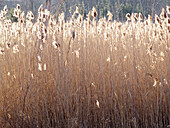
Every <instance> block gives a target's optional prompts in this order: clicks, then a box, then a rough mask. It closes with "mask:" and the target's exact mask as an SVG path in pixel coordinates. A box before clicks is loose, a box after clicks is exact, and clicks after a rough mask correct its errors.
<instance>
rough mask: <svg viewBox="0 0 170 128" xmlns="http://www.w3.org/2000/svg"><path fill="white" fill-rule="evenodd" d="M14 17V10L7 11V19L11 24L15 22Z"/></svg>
mask: <svg viewBox="0 0 170 128" xmlns="http://www.w3.org/2000/svg"><path fill="white" fill-rule="evenodd" d="M13 15H14V8H12V9H11V10H9V11H8V14H7V19H10V20H11V21H12V22H17V18H16V17H14V16H13Z"/></svg>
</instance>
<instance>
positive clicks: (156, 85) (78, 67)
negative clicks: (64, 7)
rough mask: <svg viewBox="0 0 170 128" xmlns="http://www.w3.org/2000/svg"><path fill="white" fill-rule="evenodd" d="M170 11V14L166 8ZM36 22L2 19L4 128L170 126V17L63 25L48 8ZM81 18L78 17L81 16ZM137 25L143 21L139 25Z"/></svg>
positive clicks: (0, 115)
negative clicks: (124, 21) (13, 21)
mask: <svg viewBox="0 0 170 128" xmlns="http://www.w3.org/2000/svg"><path fill="white" fill-rule="evenodd" d="M167 8H168V7H167ZM38 11H39V17H38V18H37V19H36V22H32V20H33V19H34V16H33V14H32V13H31V12H29V13H28V14H27V19H25V14H24V13H23V12H22V11H21V10H20V6H19V5H18V6H17V8H16V10H15V16H16V17H17V18H18V22H15V23H12V22H11V21H10V20H7V19H6V16H5V15H6V13H7V9H6V7H5V8H4V10H3V11H2V12H1V19H0V35H1V36H0V126H1V127H8V128H13V127H22V128H29V127H30V128H34V127H44V128H47V127H69V128H70V127H92V128H93V127H115V128H116V127H117V128H121V127H123V128H128V127H130V128H131V127H134V128H137V127H140V128H144V127H148V128H160V127H168V126H169V124H170V102H169V100H170V86H169V83H170V66H169V65H170V47H169V45H170V44H169V42H170V41H169V38H170V37H169V36H170V23H169V22H168V21H169V17H168V15H167V14H166V11H165V10H163V12H162V13H161V16H160V17H161V18H159V17H158V16H155V20H156V21H155V23H153V22H152V20H153V19H152V17H151V16H149V18H148V19H145V20H144V21H142V15H141V14H139V16H138V14H132V15H130V14H127V18H128V20H127V22H126V23H118V22H116V21H112V14H111V13H110V12H109V13H108V16H109V20H108V21H107V20H106V19H105V18H103V19H100V20H99V21H96V17H97V12H96V10H95V8H93V11H92V16H93V20H92V21H91V20H90V13H89V15H88V18H87V21H86V20H84V21H83V17H82V15H80V14H79V13H78V11H76V12H75V13H74V14H73V16H72V19H71V20H70V21H67V22H65V21H64V14H63V13H62V14H61V15H60V16H59V19H58V21H56V20H55V19H53V17H52V16H50V12H48V11H47V10H45V9H44V8H43V7H42V6H41V7H40V8H39V10H38ZM76 13H78V15H79V16H78V18H77V19H76V18H75V14H76ZM135 18H136V19H137V21H136V20H135Z"/></svg>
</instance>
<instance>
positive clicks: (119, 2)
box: [0, 0, 170, 21]
mask: <svg viewBox="0 0 170 128" xmlns="http://www.w3.org/2000/svg"><path fill="white" fill-rule="evenodd" d="M11 1H12V2H13V3H14V2H15V3H17V2H19V3H21V4H22V9H23V10H24V11H29V10H32V11H33V12H34V14H36V13H37V10H38V7H39V6H40V5H41V4H43V5H44V6H45V7H46V8H48V9H49V10H50V11H51V13H52V14H54V15H55V16H57V15H58V14H59V13H61V12H65V15H66V19H69V17H70V16H71V15H72V14H73V12H74V11H75V9H76V6H78V7H79V11H80V13H81V14H83V15H84V16H86V14H87V13H88V12H89V11H90V10H91V9H92V7H93V6H94V7H95V8H96V10H97V12H98V18H101V17H107V12H108V10H109V11H110V12H111V13H112V14H113V19H115V20H118V21H124V20H125V15H126V14H127V13H132V12H136V13H139V12H141V13H142V14H143V15H145V16H146V17H147V15H148V14H150V15H152V16H154V14H160V12H161V9H162V8H165V7H166V6H167V5H168V6H169V5H170V0H11ZM6 3H7V1H6V0H0V7H1V8H0V9H2V5H5V4H6ZM8 3H9V0H8ZM10 5H12V4H10Z"/></svg>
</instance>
